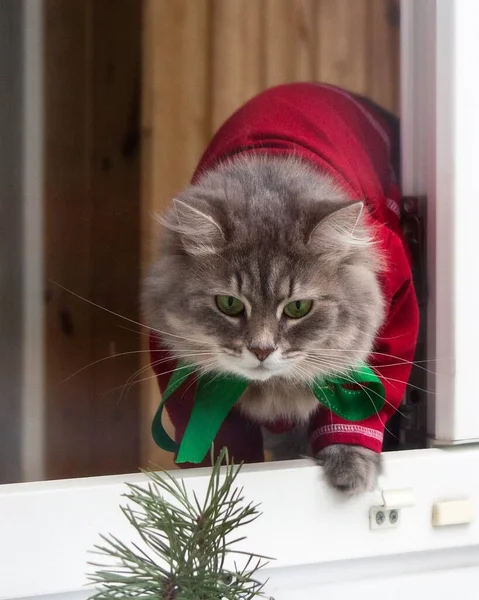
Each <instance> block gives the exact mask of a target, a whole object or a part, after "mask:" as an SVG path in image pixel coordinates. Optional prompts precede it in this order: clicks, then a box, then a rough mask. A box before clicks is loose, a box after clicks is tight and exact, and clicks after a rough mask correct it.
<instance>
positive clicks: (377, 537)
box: [0, 447, 479, 598]
mask: <svg viewBox="0 0 479 600" xmlns="http://www.w3.org/2000/svg"><path fill="white" fill-rule="evenodd" d="M478 464H479V448H476V447H463V448H450V449H447V450H438V449H433V450H418V451H407V452H398V453H389V454H386V455H385V470H386V475H385V476H383V477H382V479H381V486H382V488H383V489H404V488H412V489H413V490H414V493H415V498H416V504H415V506H414V507H412V508H404V509H402V513H401V524H400V526H399V527H398V528H397V529H389V530H383V531H370V529H369V508H370V507H371V506H373V505H377V504H378V503H379V500H380V497H381V496H380V493H379V492H375V493H372V494H368V495H365V496H363V497H361V498H357V499H350V500H345V499H344V498H343V497H341V496H339V495H338V494H335V493H333V492H331V491H330V490H329V489H327V488H326V486H325V484H324V483H323V482H322V481H321V469H320V468H319V467H316V466H314V465H312V464H311V463H310V462H308V461H294V462H290V463H270V464H263V465H248V466H245V467H244V470H243V472H242V474H241V475H240V478H239V481H238V483H239V484H241V485H242V486H244V493H245V497H246V499H247V500H248V501H249V500H251V501H255V502H260V503H261V504H262V510H263V511H264V514H263V515H262V516H261V517H260V519H259V520H258V521H257V522H256V523H255V524H254V525H253V526H249V528H245V532H246V534H247V536H248V539H247V541H246V543H245V544H244V548H245V549H248V550H250V551H254V552H257V553H260V554H264V555H267V556H272V557H275V558H276V561H275V562H274V563H272V564H271V567H270V569H269V574H270V575H272V576H273V580H274V579H275V573H276V574H277V576H278V577H279V576H280V575H281V573H283V576H284V573H285V571H284V569H287V568H290V567H298V568H301V569H307V568H308V567H307V565H313V564H315V565H318V564H319V563H320V564H321V568H322V569H324V568H329V569H334V568H335V567H334V565H335V564H337V563H338V561H349V560H353V559H354V560H355V561H357V560H358V559H360V560H364V559H368V558H373V557H377V558H379V557H381V560H382V561H384V560H386V561H387V558H388V557H390V558H391V557H394V556H395V555H404V554H410V553H413V552H432V551H440V550H444V549H455V550H454V552H455V553H457V552H459V553H460V552H461V549H463V550H464V551H465V549H469V551H472V552H473V553H474V557H475V558H471V556H472V555H471V554H470V552H469V551H468V552H469V553H468V556H469V559H468V560H470V561H472V562H473V563H474V562H475V563H476V564H477V563H479V522H477V521H476V522H475V523H473V524H471V525H468V526H460V527H452V528H444V529H434V528H433V527H432V526H431V511H432V505H433V503H434V502H435V501H437V500H444V499H454V498H469V499H472V500H473V501H474V502H475V504H476V506H477V507H478V508H479V478H478V477H477V475H476V473H477V465H478ZM208 473H209V470H208V469H198V470H191V471H184V472H179V473H176V475H178V476H183V477H184V479H185V482H186V484H187V487H188V488H189V489H194V490H195V491H196V492H197V493H198V494H199V495H200V496H201V495H202V493H204V490H205V486H206V483H207V480H208ZM125 481H128V482H135V483H140V482H142V481H144V477H143V476H142V475H140V474H138V475H126V476H111V477H96V478H87V479H78V480H62V481H50V482H39V483H24V484H14V485H5V486H1V487H0V514H1V515H3V517H2V521H4V522H3V523H2V526H1V528H2V535H1V538H2V544H1V546H0V581H1V582H2V584H1V587H0V598H18V597H25V596H36V595H40V594H54V593H64V592H76V591H81V590H82V589H83V590H84V587H83V586H84V584H85V581H86V579H85V573H86V572H88V571H91V568H90V567H88V566H87V562H88V560H89V557H88V551H89V550H91V549H92V547H93V545H94V544H95V543H97V542H98V541H99V537H98V536H99V533H114V534H115V535H116V536H117V537H118V538H120V539H122V540H123V541H128V540H129V539H130V538H131V537H132V534H134V532H133V531H132V528H131V526H130V525H129V524H128V523H127V521H126V519H125V518H124V517H123V515H122V514H121V512H120V510H119V508H118V506H119V504H120V503H122V502H124V499H122V498H121V495H122V494H123V493H124V492H125V491H126V488H125V485H124V482H125ZM478 512H479V510H478ZM6 515H8V520H7V519H5V516H6ZM474 547H475V548H474ZM476 554H478V555H477V556H476ZM440 556H441V553H439V554H438V560H442V559H441V558H440ZM451 556H452V554H451V551H450V552H448V560H449V561H450V560H451ZM461 556H462V555H461V554H459V559H458V560H459V563H460V564H461V565H462V564H463V563H464V560H463V558H461ZM377 558H376V560H377ZM90 559H91V557H90ZM461 561H462V562H461ZM390 562H391V561H390ZM392 562H395V560H394V561H392ZM25 565H28V568H26V567H25ZM365 568H366V567H365Z"/></svg>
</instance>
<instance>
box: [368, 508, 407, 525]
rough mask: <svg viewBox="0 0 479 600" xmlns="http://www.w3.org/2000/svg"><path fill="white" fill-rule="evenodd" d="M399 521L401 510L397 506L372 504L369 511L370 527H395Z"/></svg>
mask: <svg viewBox="0 0 479 600" xmlns="http://www.w3.org/2000/svg"><path fill="white" fill-rule="evenodd" d="M400 521H401V511H400V510H399V509H397V508H386V507H384V506H373V507H371V509H370V511H369V528H370V529H395V528H396V527H399V523H400Z"/></svg>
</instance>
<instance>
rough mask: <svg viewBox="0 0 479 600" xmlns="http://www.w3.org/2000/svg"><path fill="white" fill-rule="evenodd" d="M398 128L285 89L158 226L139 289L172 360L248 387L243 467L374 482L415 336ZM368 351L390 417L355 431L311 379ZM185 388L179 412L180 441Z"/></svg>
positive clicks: (249, 119) (238, 420) (242, 414)
mask: <svg viewBox="0 0 479 600" xmlns="http://www.w3.org/2000/svg"><path fill="white" fill-rule="evenodd" d="M389 121H390V120H389V117H385V114H384V113H381V111H380V110H379V109H377V107H375V106H374V105H372V104H370V103H368V102H367V101H365V100H364V99H361V98H359V97H357V96H353V95H351V94H348V93H346V92H344V91H343V90H340V89H339V88H334V87H333V86H327V85H318V84H291V85H285V86H278V87H277V88H272V89H271V90H267V91H266V92H263V93H262V94H260V95H259V96H257V97H256V98H254V99H253V100H251V101H250V102H249V103H247V104H246V105H245V106H244V107H242V108H241V109H239V111H238V112H237V113H235V115H233V116H232V117H231V118H230V119H229V120H228V121H227V122H226V123H225V125H224V126H223V127H222V128H221V129H220V131H219V132H218V133H217V135H216V136H215V137H214V138H213V140H212V142H211V144H210V145H209V147H208V148H207V150H206V152H205V154H204V156H203V158H202V159H201V161H200V166H199V168H198V169H197V171H196V173H195V176H194V178H193V184H192V185H191V186H190V187H188V188H187V189H186V190H185V191H183V193H181V194H180V195H179V196H178V197H177V198H176V199H175V200H174V201H173V202H172V205H171V207H170V209H169V210H168V211H167V212H166V213H165V214H164V215H162V216H161V217H160V223H161V225H162V231H161V235H160V242H161V243H160V249H159V255H158V259H157V261H156V262H155V263H154V264H153V266H152V269H151V272H150V274H149V276H148V277H147V279H146V281H145V283H144V289H143V306H144V314H145V319H146V324H147V325H148V326H149V327H150V328H152V331H153V332H154V333H155V335H157V336H159V338H160V342H161V345H162V346H163V347H164V348H166V349H167V351H168V352H169V354H170V356H171V357H173V358H174V359H176V360H183V361H186V362H189V363H192V364H193V365H195V366H196V367H197V368H198V370H200V371H211V372H221V373H231V374H236V375H239V376H242V377H243V378H247V379H248V380H249V382H250V384H249V386H248V388H247V389H246V391H245V393H244V394H243V396H242V397H241V398H240V400H239V401H238V403H237V404H236V406H235V407H234V409H233V410H232V411H231V413H230V415H229V416H228V423H226V421H225V423H224V424H223V426H222V429H220V431H219V433H218V436H217V438H216V441H217V445H222V444H226V445H228V447H229V448H230V452H231V453H232V454H233V456H234V458H235V460H236V461H239V460H246V461H255V460H261V459H262V456H263V446H264V448H265V449H269V450H270V451H271V452H272V454H273V458H276V459H287V458H295V457H299V456H303V455H305V454H306V455H313V456H314V457H315V458H316V459H317V460H318V461H319V462H320V463H321V464H322V465H323V467H324V473H325V476H326V479H327V481H328V482H329V483H330V484H331V486H333V487H334V488H336V489H338V490H341V491H344V492H347V493H360V492H364V491H366V490H371V489H372V488H373V487H374V486H375V485H376V482H377V478H378V475H379V474H380V472H381V455H380V452H381V449H382V439H383V432H384V427H385V422H386V421H387V419H388V418H389V417H390V416H391V415H392V414H393V412H394V410H395V409H396V408H397V406H398V405H399V404H400V402H401V398H402V394H403V392H404V387H405V385H406V381H407V378H408V376H409V369H410V364H411V360H412V358H413V354H414V346H415V343H416V335H417V320H418V317H417V300H416V297H415V294H414V288H413V285H412V276H411V271H410V266H409V262H408V258H407V253H406V250H405V247H404V243H403V241H401V233H400V226H399V208H398V204H397V201H394V200H393V198H394V197H396V198H397V197H398V196H399V188H398V187H397V184H396V177H397V164H396V165H395V164H394V163H395V162H396V163H397V161H395V159H394V154H395V148H397V146H398V141H397V139H396V133H395V131H396V130H395V126H394V125H391V123H390V122H389ZM391 122H392V121H391ZM378 333H381V337H382V338H383V341H382V342H381V344H380V345H378V343H377V342H378V339H379V336H378ZM378 350H379V354H378ZM372 353H374V354H375V355H376V358H377V357H378V356H379V357H381V356H382V359H383V360H382V363H383V366H384V371H383V373H384V376H383V375H381V377H383V378H382V382H383V385H384V386H385V389H386V404H385V408H384V409H383V410H382V411H381V413H378V414H377V415H374V417H373V418H372V419H369V420H367V422H364V421H363V422H359V423H350V422H346V421H344V420H342V421H341V419H339V418H337V415H333V413H330V412H329V411H327V410H326V409H325V408H321V407H320V406H319V403H318V401H317V400H316V398H315V397H314V396H313V394H312V392H311V390H310V383H311V381H312V380H313V379H315V378H317V377H327V376H330V375H334V374H339V373H342V374H343V373H347V372H350V371H351V370H353V369H355V368H356V367H357V366H358V365H359V364H360V363H363V362H368V360H370V357H371V355H372ZM393 355H394V356H393ZM161 356H164V355H162V354H160V359H158V360H153V363H152V366H153V367H154V368H155V371H156V373H157V375H158V380H159V382H160V379H161V376H162V373H161V369H162V366H161V365H162V364H164V359H162V358H161ZM391 357H392V360H391ZM375 360H376V359H375ZM374 366H375V367H374V368H375V369H377V367H378V362H374ZM379 366H381V365H379ZM386 374H387V375H386ZM160 385H161V382H160ZM190 388H191V386H189V387H188V386H187V388H186V389H185V391H184V392H183V393H182V394H180V395H179V396H178V397H177V398H176V399H175V398H170V399H169V400H168V403H169V404H168V405H167V408H168V411H169V413H170V416H171V417H172V421H173V423H174V425H175V427H176V430H177V437H179V438H181V435H182V431H184V428H185V426H186V425H185V423H186V422H187V419H188V414H185V411H186V412H187V408H186V406H187V396H188V390H189V389H190ZM190 400H191V399H190Z"/></svg>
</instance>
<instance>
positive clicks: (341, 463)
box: [316, 444, 382, 494]
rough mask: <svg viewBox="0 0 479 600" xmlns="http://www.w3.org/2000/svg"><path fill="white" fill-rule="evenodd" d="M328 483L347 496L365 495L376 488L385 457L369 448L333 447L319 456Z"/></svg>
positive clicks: (324, 450)
mask: <svg viewBox="0 0 479 600" xmlns="http://www.w3.org/2000/svg"><path fill="white" fill-rule="evenodd" d="M316 458H317V460H318V462H319V464H321V465H322V466H323V469H324V474H325V476H326V480H327V482H328V483H329V484H330V485H331V486H332V487H333V488H335V489H336V490H339V491H341V492H344V493H346V494H362V493H364V492H367V491H371V490H373V489H374V487H375V486H376V483H377V480H378V477H379V475H380V474H381V470H382V460H381V454H378V453H377V452H373V451H372V450H369V449H368V448H362V447H361V446H353V445H348V444H333V445H331V446H327V447H326V448H323V449H322V450H320V452H318V454H317V456H316Z"/></svg>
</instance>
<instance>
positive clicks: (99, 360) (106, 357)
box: [57, 350, 150, 385]
mask: <svg viewBox="0 0 479 600" xmlns="http://www.w3.org/2000/svg"><path fill="white" fill-rule="evenodd" d="M149 352H150V351H149V350H130V351H129V352H118V353H116V354H111V355H108V356H104V357H103V358H99V359H98V360H94V361H93V362H91V363H88V364H87V365H85V366H84V367H82V368H81V369H78V371H75V372H74V373H72V374H71V375H69V376H68V377H65V379H62V380H61V381H60V382H59V383H58V384H57V385H63V384H64V383H66V382H67V381H70V379H73V378H74V377H76V376H77V375H79V374H80V373H82V372H83V371H85V370H86V369H89V368H90V367H93V366H95V365H97V364H99V363H101V362H104V361H105V360H111V359H112V358H119V357H120V356H129V355H132V354H145V353H149Z"/></svg>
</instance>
